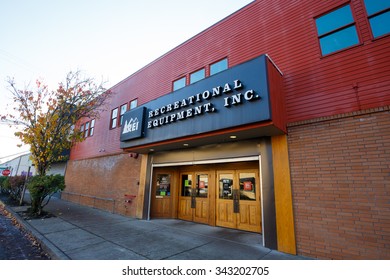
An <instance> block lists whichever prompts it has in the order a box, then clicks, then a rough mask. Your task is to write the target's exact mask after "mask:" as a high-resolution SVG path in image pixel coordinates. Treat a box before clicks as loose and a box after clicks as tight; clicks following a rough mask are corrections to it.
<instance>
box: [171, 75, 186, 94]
mask: <svg viewBox="0 0 390 280" xmlns="http://www.w3.org/2000/svg"><path fill="white" fill-rule="evenodd" d="M182 80H184V85H183V86H181V87H179V88H175V84H176V83H177V82H179V81H182ZM186 85H187V77H186V76H183V77H181V78H179V79H176V80H174V81H173V82H172V91H176V90H179V89H181V88H184V87H185V86H186Z"/></svg>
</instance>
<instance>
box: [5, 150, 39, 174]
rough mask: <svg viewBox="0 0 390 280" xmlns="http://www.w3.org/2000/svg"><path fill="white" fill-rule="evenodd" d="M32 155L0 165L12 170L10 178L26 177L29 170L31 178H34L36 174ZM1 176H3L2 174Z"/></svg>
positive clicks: (19, 157)
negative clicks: (31, 158)
mask: <svg viewBox="0 0 390 280" xmlns="http://www.w3.org/2000/svg"><path fill="white" fill-rule="evenodd" d="M30 155H31V154H30V153H28V154H24V155H21V156H18V157H16V158H14V159H11V160H9V161H6V162H4V163H2V164H0V168H1V169H8V170H10V171H11V173H10V175H9V176H20V175H21V176H26V175H27V172H28V171H29V170H30V171H29V172H30V173H29V176H33V175H35V173H36V172H35V168H34V166H32V162H31V160H30ZM0 176H2V174H1V172H0Z"/></svg>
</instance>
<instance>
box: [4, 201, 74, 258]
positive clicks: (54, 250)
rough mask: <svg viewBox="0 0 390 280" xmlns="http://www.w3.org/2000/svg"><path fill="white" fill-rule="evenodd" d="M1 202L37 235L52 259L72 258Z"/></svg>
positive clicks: (25, 227) (29, 231) (13, 215)
mask: <svg viewBox="0 0 390 280" xmlns="http://www.w3.org/2000/svg"><path fill="white" fill-rule="evenodd" d="M0 204H1V205H3V206H4V209H5V210H7V211H8V212H9V213H10V214H11V215H12V217H14V218H15V219H16V220H17V221H18V223H19V224H20V225H21V226H22V227H23V228H24V229H25V230H26V231H27V232H28V233H29V234H31V235H32V236H34V237H35V239H36V240H37V242H38V243H39V245H41V247H42V249H43V250H45V251H46V253H48V254H49V256H50V258H51V259H52V260H70V258H69V257H68V256H67V255H66V254H65V253H64V252H62V251H61V250H60V249H59V248H58V247H57V246H55V245H54V244H53V243H52V242H51V241H50V240H49V239H47V238H46V237H45V236H43V235H42V234H41V233H40V232H38V231H37V230H36V229H35V228H34V227H32V226H31V225H30V224H29V223H27V222H26V221H25V220H24V219H22V218H21V217H20V216H19V214H18V213H16V212H15V211H14V210H12V209H11V207H9V206H8V205H6V204H5V203H4V202H3V201H1V200H0Z"/></svg>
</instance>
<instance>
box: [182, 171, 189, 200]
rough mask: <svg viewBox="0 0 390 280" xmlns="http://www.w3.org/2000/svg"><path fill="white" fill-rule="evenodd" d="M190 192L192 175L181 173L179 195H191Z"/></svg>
mask: <svg viewBox="0 0 390 280" xmlns="http://www.w3.org/2000/svg"><path fill="white" fill-rule="evenodd" d="M191 192H192V175H191V174H182V175H181V196H191Z"/></svg>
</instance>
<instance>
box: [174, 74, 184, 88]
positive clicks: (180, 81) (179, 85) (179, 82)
mask: <svg viewBox="0 0 390 280" xmlns="http://www.w3.org/2000/svg"><path fill="white" fill-rule="evenodd" d="M185 86H186V77H183V78H180V79H178V80H176V81H174V82H173V91H175V90H178V89H180V88H183V87H185Z"/></svg>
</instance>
